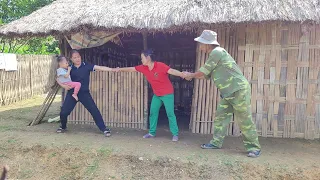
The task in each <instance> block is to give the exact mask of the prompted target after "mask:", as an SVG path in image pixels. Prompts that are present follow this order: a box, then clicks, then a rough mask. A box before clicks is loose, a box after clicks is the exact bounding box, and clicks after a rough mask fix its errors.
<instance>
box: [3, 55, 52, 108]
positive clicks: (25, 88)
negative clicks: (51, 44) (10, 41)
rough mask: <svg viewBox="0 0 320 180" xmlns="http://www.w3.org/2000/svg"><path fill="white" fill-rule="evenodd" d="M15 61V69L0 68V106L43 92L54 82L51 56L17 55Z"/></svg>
mask: <svg viewBox="0 0 320 180" xmlns="http://www.w3.org/2000/svg"><path fill="white" fill-rule="evenodd" d="M17 61H18V70H17V71H4V70H0V106H2V105H8V104H11V103H13V102H16V101H20V100H23V99H28V98H31V97H32V96H34V95H40V94H43V93H45V92H47V91H48V90H49V88H50V87H51V86H52V85H53V84H54V81H55V76H56V69H57V63H56V60H55V58H54V57H53V56H47V55H17Z"/></svg>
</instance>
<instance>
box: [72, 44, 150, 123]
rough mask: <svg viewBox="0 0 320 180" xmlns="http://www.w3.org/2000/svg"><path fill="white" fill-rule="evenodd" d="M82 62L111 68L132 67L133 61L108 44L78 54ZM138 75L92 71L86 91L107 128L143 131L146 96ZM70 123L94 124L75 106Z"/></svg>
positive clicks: (88, 116)
mask: <svg viewBox="0 0 320 180" xmlns="http://www.w3.org/2000/svg"><path fill="white" fill-rule="evenodd" d="M80 53H81V56H82V57H83V59H84V60H85V61H86V62H89V63H93V64H95V65H103V66H108V67H112V68H116V67H128V66H135V65H137V64H138V63H139V61H137V60H136V58H133V59H132V57H130V56H127V53H126V52H125V51H124V49H123V48H121V47H118V46H114V45H112V44H110V43H108V44H105V45H103V46H100V47H97V48H91V49H83V50H81V51H80ZM143 81H144V77H143V75H142V74H141V73H123V72H120V73H113V72H92V73H91V76H90V92H91V95H92V96H93V99H94V101H95V102H96V104H97V106H98V109H99V110H100V112H101V114H102V116H103V119H104V121H105V123H106V125H107V126H110V127H121V128H137V129H146V128H147V122H146V121H144V119H145V118H144V111H145V109H146V108H148V107H147V106H148V105H147V104H145V100H146V97H145V96H144V94H148V92H147V91H146V90H145V85H144V83H143ZM69 122H71V123H74V124H94V121H93V119H92V116H91V115H90V113H89V112H88V111H87V110H86V109H85V108H84V106H83V105H82V104H81V103H78V104H77V105H76V107H75V109H74V110H73V111H72V113H71V115H70V116H69Z"/></svg>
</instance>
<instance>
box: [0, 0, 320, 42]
mask: <svg viewBox="0 0 320 180" xmlns="http://www.w3.org/2000/svg"><path fill="white" fill-rule="evenodd" d="M261 21H290V22H303V21H312V22H316V23H318V22H320V0H228V1H226V0H57V1H55V2H53V3H52V4H50V5H48V6H45V7H43V8H41V9H39V10H38V11H35V12H34V13H32V14H31V15H29V16H26V17H23V18H21V19H19V20H16V21H14V22H11V23H9V24H8V25H5V26H3V27H1V28H0V35H6V36H26V35H38V36H39V35H40V36H41V35H49V34H51V35H52V34H56V35H57V34H67V33H70V32H75V31H79V30H83V29H87V28H89V29H92V28H97V29H104V30H108V31H114V30H120V31H139V30H143V29H148V30H149V31H157V30H161V31H172V30H178V29H194V28H197V27H199V26H200V25H207V24H213V23H214V24H230V23H239V22H261Z"/></svg>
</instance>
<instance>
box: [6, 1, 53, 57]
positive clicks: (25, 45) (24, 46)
mask: <svg viewBox="0 0 320 180" xmlns="http://www.w3.org/2000/svg"><path fill="white" fill-rule="evenodd" d="M51 2H53V0H1V1H0V26H1V25H4V24H7V23H9V22H11V21H14V20H17V19H19V18H21V17H23V16H27V15H29V14H31V13H32V12H33V11H36V10H38V9H39V8H41V7H43V6H45V5H48V4H50V3H51ZM58 45H59V43H58V41H57V40H56V39H55V38H54V37H46V38H31V39H30V38H29V39H25V38H24V39H20V38H6V37H2V38H1V40H0V52H5V53H17V54H59V48H58Z"/></svg>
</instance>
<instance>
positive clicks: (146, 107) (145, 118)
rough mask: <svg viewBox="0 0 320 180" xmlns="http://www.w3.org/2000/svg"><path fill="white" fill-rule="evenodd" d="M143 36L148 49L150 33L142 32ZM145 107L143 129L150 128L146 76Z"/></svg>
mask: <svg viewBox="0 0 320 180" xmlns="http://www.w3.org/2000/svg"><path fill="white" fill-rule="evenodd" d="M142 38H143V49H144V50H146V49H147V48H148V39H147V38H148V33H147V32H143V33H142ZM143 84H144V103H143V104H144V107H143V112H144V113H143V114H144V117H143V124H144V128H143V129H145V130H146V129H148V82H147V80H146V79H145V78H144V83H143Z"/></svg>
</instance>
